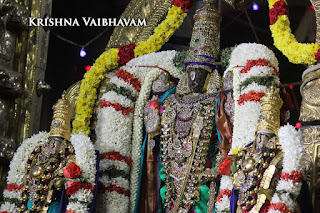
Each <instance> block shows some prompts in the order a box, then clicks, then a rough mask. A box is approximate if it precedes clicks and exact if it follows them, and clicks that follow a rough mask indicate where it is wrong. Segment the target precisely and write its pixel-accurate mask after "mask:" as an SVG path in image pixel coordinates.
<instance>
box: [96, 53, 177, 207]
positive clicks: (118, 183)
mask: <svg viewBox="0 0 320 213" xmlns="http://www.w3.org/2000/svg"><path fill="white" fill-rule="evenodd" d="M175 54H176V51H164V52H158V53H151V54H148V55H144V56H141V57H138V58H135V59H132V60H131V61H129V62H128V63H127V64H126V65H125V66H122V67H120V68H119V70H122V73H127V74H126V75H128V76H129V75H132V78H134V81H137V79H138V80H139V82H140V85H141V90H140V91H138V90H137V89H136V88H135V87H134V86H133V85H132V84H131V83H130V82H126V80H125V79H121V77H117V75H116V76H114V77H112V78H111V79H110V83H112V84H114V85H116V87H117V88H121V87H122V88H125V89H127V90H128V91H130V92H131V95H132V96H135V97H138V99H137V101H136V102H135V103H134V102H133V101H132V100H130V99H129V98H127V97H126V96H125V95H123V94H118V93H116V92H114V91H107V92H106V93H105V94H104V95H103V96H102V99H101V100H102V101H104V102H105V103H106V104H107V106H108V107H102V108H100V109H99V110H98V121H97V126H96V135H97V141H96V143H95V146H96V148H97V149H98V150H99V151H100V153H101V154H102V156H105V157H103V158H101V160H100V174H101V175H100V177H99V180H100V181H101V183H102V184H103V185H104V187H105V192H104V193H103V194H102V195H101V196H100V197H99V202H98V203H99V205H98V206H97V212H115V211H118V212H128V211H129V208H130V207H131V210H132V211H133V209H134V204H135V199H136V191H137V187H138V179H139V169H140V155H141V151H140V149H141V143H142V137H143V135H142V132H143V129H142V128H143V120H142V116H143V115H142V113H143V107H144V104H145V101H146V100H147V99H148V97H149V94H150V91H151V86H152V82H153V81H154V80H156V78H158V76H159V75H160V74H161V73H162V72H163V71H162V70H167V71H168V72H169V73H170V74H171V75H172V76H173V77H176V78H180V77H181V76H182V73H181V72H180V71H179V70H178V69H177V68H176V67H175V65H174V63H173V57H174V56H175ZM107 102H108V103H107ZM112 104H113V105H112ZM116 104H119V105H116ZM120 105H121V106H120ZM116 108H117V109H116ZM124 108H126V109H125V110H129V109H133V108H134V113H132V112H131V111H128V114H126V113H125V114H123V110H121V109H124ZM131 148H132V150H131ZM111 155H112V157H110V156H111ZM115 158H117V159H115ZM131 162H132V168H131V173H129V172H130V166H131ZM111 171H117V173H118V174H120V173H121V174H123V176H122V177H119V175H112V174H111ZM130 174H131V177H130V178H124V177H127V176H130ZM111 176H112V177H111ZM129 180H130V181H131V182H130V188H128V186H129ZM129 192H130V199H131V206H130V204H129V196H128V194H129Z"/></svg>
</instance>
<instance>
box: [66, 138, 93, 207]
mask: <svg viewBox="0 0 320 213" xmlns="http://www.w3.org/2000/svg"><path fill="white" fill-rule="evenodd" d="M70 142H71V144H72V146H73V148H74V153H75V157H76V164H78V166H79V167H80V169H81V171H82V177H84V178H86V179H87V181H88V182H89V183H91V184H92V186H95V179H96V174H97V168H96V162H97V156H96V153H95V149H94V146H93V144H92V142H91V141H90V138H89V137H88V136H87V135H84V134H81V133H79V134H72V135H71V139H70ZM93 197H94V194H93V191H91V190H87V189H80V190H78V191H77V192H76V193H74V194H72V195H71V196H70V198H69V203H68V205H67V210H69V211H71V212H72V210H74V211H75V212H77V213H87V212H89V211H90V205H91V203H92V200H93Z"/></svg>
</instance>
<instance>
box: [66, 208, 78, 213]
mask: <svg viewBox="0 0 320 213" xmlns="http://www.w3.org/2000/svg"><path fill="white" fill-rule="evenodd" d="M66 213H76V211H75V210H72V209H68V210H67V211H66Z"/></svg>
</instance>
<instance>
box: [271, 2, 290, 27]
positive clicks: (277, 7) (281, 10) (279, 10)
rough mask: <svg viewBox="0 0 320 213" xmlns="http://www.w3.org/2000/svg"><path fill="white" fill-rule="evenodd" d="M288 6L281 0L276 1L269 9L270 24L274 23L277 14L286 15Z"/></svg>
mask: <svg viewBox="0 0 320 213" xmlns="http://www.w3.org/2000/svg"><path fill="white" fill-rule="evenodd" d="M288 14H289V7H288V5H286V3H285V2H284V1H282V0H280V1H277V2H276V3H275V4H274V5H273V8H272V9H271V10H270V11H269V17H270V24H274V23H275V22H276V21H277V16H279V15H288Z"/></svg>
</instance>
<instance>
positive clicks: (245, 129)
mask: <svg viewBox="0 0 320 213" xmlns="http://www.w3.org/2000/svg"><path fill="white" fill-rule="evenodd" d="M259 59H266V60H267V61H268V62H269V63H270V64H271V65H272V66H273V67H270V66H252V67H251V69H250V70H248V72H247V73H240V71H241V70H242V69H243V68H244V67H245V66H246V65H247V63H248V60H259ZM274 68H275V69H276V70H277V71H278V70H279V69H278V60H277V58H276V57H275V55H274V53H273V52H272V51H271V50H270V49H268V48H267V47H266V46H264V45H262V44H255V43H244V44H240V45H238V46H237V47H236V48H235V49H234V50H233V52H232V53H231V57H230V61H229V67H228V68H227V70H226V71H225V72H224V73H225V74H226V73H227V72H229V71H232V72H233V98H234V101H235V113H234V126H233V133H232V148H231V150H230V154H235V153H233V152H236V150H239V149H242V148H244V147H245V145H247V144H248V143H250V142H252V141H253V140H254V138H255V132H256V130H257V124H258V118H259V114H260V108H261V105H260V102H259V101H245V102H244V103H243V104H241V105H240V104H239V103H238V100H239V99H240V96H241V95H245V94H249V92H250V91H255V92H257V93H258V92H264V93H266V92H268V91H269V89H270V88H269V87H266V86H264V85H259V84H258V83H256V82H252V83H250V84H249V85H247V86H246V87H245V88H243V89H241V88H240V85H241V83H243V82H244V81H246V80H247V79H249V78H252V77H262V76H274V80H273V81H274V84H275V85H279V78H278V77H277V76H276V75H275V71H274ZM248 115H250V116H248ZM232 188H233V186H232V179H231V177H229V176H223V177H222V181H221V184H220V190H219V196H220V195H221V196H220V197H219V196H218V198H219V199H217V202H216V206H215V208H216V212H229V211H230V196H231V190H232Z"/></svg>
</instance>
